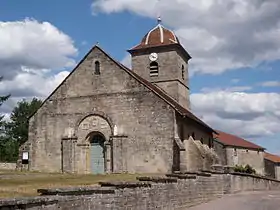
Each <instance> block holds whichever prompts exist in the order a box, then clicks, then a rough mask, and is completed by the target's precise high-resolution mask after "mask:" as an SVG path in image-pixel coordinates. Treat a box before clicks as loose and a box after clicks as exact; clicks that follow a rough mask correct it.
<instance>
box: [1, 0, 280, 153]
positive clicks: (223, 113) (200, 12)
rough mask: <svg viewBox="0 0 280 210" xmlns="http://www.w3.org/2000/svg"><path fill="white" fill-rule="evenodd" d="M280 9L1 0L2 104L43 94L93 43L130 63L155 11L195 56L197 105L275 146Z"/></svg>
mask: <svg viewBox="0 0 280 210" xmlns="http://www.w3.org/2000/svg"><path fill="white" fill-rule="evenodd" d="M229 3H231V4H229ZM279 9H280V2H278V1H277V0H272V1H270V2H269V3H265V2H262V3H260V2H254V1H249V0H243V1H239V2H238V1H235V0H229V1H227V2H225V3H217V2H214V1H209V2H208V3H205V1H202V0H197V1H195V2H190V1H187V0H181V1H179V0H174V1H172V2H171V1H168V0H161V1H156V0H154V1H153V0H131V1H125V0H96V1H91V0H83V1H65V0H60V1H54V0H49V1H35V0H29V1H28V3H27V2H26V1H16V0H9V1H1V2H0V24H1V23H2V25H0V29H2V32H1V30H0V45H1V43H2V46H7V47H6V48H4V47H3V48H1V47H0V50H1V51H2V53H0V66H1V67H2V70H1V74H2V75H4V77H5V78H6V79H5V81H3V82H2V83H1V85H0V93H5V92H7V91H8V92H11V93H12V95H14V97H13V99H11V100H10V101H9V102H8V104H6V105H5V106H4V107H3V108H2V109H3V110H2V112H4V113H9V111H10V110H11V108H12V107H13V106H14V104H15V103H16V101H18V100H20V99H22V98H28V97H33V96H38V97H45V96H47V95H48V94H49V93H50V92H51V91H52V90H53V89H54V88H55V87H56V86H57V85H58V84H59V83H60V82H61V81H62V80H63V78H64V77H65V76H67V75H68V73H69V71H71V69H72V68H73V66H74V64H73V63H74V62H78V61H79V60H80V59H81V58H82V57H83V56H84V55H85V54H86V52H87V51H88V50H89V49H90V48H91V47H92V45H94V44H96V43H97V42H99V45H100V46H101V47H102V48H103V49H104V50H105V51H107V52H108V53H109V54H110V55H112V56H113V57H114V58H116V59H118V60H120V61H123V62H124V63H125V64H127V65H129V62H128V61H129V57H128V54H127V53H126V50H127V49H129V48H131V47H132V46H134V45H136V44H138V43H139V42H140V40H141V38H142V37H143V36H144V35H145V33H147V32H148V31H149V30H150V29H151V28H153V27H154V26H155V25H156V17H157V15H158V14H161V16H162V19H163V25H165V26H166V27H168V28H170V29H172V30H174V31H175V33H176V34H177V35H178V36H179V39H180V40H181V42H182V44H183V45H184V46H185V48H186V50H187V51H188V52H189V53H190V54H191V55H192V57H193V59H192V60H191V62H190V67H189V71H190V75H191V79H190V82H191V92H192V96H191V98H192V107H193V110H194V112H196V113H197V115H199V116H201V117H203V119H204V120H205V121H206V122H208V123H209V124H210V125H212V126H213V127H215V128H218V129H221V130H225V131H227V132H231V133H234V134H237V135H241V136H243V137H246V138H249V139H250V140H252V141H254V142H256V143H259V144H261V145H262V146H264V147H266V148H268V149H269V150H270V151H272V152H274V153H278V154H280V143H279V141H280V125H279V123H280V96H279V93H280V72H279V67H280V61H279V58H280V42H279V38H278V37H279V36H280V17H279V15H278V13H279V12H278V11H279ZM268 14H269V15H268ZM221 17H223V18H221ZM27 18H28V19H27ZM43 22H48V24H43ZM7 36H9V37H12V38H9V39H7ZM30 37H33V38H30ZM1 39H2V41H1ZM32 39H33V40H32ZM33 41H34V43H36V44H34V43H32V42H33ZM21 42H22V43H23V44H22V45H21ZM28 42H30V44H27V43H28ZM61 43H62V44H61ZM10 46H12V47H10ZM13 46H22V47H21V48H20V49H18V48H17V47H13ZM10 48H12V49H13V50H11V52H10V51H9V49H10ZM35 48H36V49H35ZM38 52H42V55H37V54H38ZM1 62H2V63H1ZM15 69H16V70H15ZM12 71H13V73H12ZM23 80H24V81H25V82H24V83H23V84H20V85H19V82H18V81H23ZM34 87H36V88H34ZM38 87H39V88H38ZM229 116H230V117H229Z"/></svg>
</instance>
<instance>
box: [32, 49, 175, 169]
mask: <svg viewBox="0 0 280 210" xmlns="http://www.w3.org/2000/svg"><path fill="white" fill-rule="evenodd" d="M97 60H98V61H99V62H100V72H101V74H100V75H95V74H94V62H95V61H97ZM89 115H98V116H102V117H103V118H104V119H105V120H107V121H108V123H110V126H112V127H114V126H117V128H118V132H119V134H121V135H126V136H127V138H126V140H125V142H123V145H125V147H126V148H127V149H126V151H127V153H126V154H124V156H123V157H121V158H116V160H118V159H127V163H126V165H127V168H126V169H125V171H126V172H127V171H128V172H131V173H136V172H142V173H146V172H149V173H166V172H168V171H171V169H172V164H173V162H172V157H173V151H172V150H171V149H170V148H172V147H173V141H174V110H173V108H171V107H170V106H169V105H167V104H166V102H164V101H163V100H162V99H161V98H159V97H158V96H156V95H155V94H154V93H152V92H151V91H150V90H148V89H147V88H146V87H145V86H144V85H142V84H140V83H139V82H138V81H136V80H135V79H134V78H132V77H131V76H130V75H129V74H128V73H127V72H125V71H124V70H123V69H121V68H120V67H119V66H117V65H116V64H115V63H114V62H113V61H112V60H111V59H110V58H108V56H107V55H105V54H104V53H103V52H102V51H100V50H99V49H98V48H95V49H94V50H93V51H92V52H91V53H90V54H89V55H88V56H87V57H86V58H85V59H84V60H83V62H82V63H81V64H80V65H79V67H78V68H77V69H76V70H75V71H74V72H72V73H71V75H70V76H69V77H68V78H67V79H66V80H65V82H64V83H62V85H61V86H60V87H59V88H58V89H57V90H56V91H55V92H54V93H53V94H52V95H51V96H50V97H49V99H48V100H47V101H46V102H45V103H44V105H43V106H42V107H41V108H40V109H39V111H38V112H37V113H36V114H35V115H34V116H33V117H32V118H31V119H30V124H29V140H28V142H27V144H29V145H30V147H29V152H30V169H31V170H36V171H47V172H60V171H61V169H62V166H61V164H62V162H65V161H63V159H62V151H63V150H62V145H61V142H62V138H64V137H65V136H66V137H67V138H72V137H77V138H78V139H77V140H73V141H72V142H70V143H69V142H68V143H69V144H67V145H66V147H68V148H71V150H70V149H69V150H67V149H65V150H64V151H63V154H64V155H67V156H69V158H68V159H69V160H71V161H72V163H69V164H67V165H68V166H67V167H66V168H67V170H70V171H72V172H78V173H83V172H85V170H84V169H83V168H81V167H78V166H79V165H81V164H84V162H85V160H83V155H82V153H83V151H82V150H83V149H82V146H80V147H79V146H78V145H81V144H80V142H82V141H83V140H84V139H79V138H83V137H82V135H80V134H79V132H77V129H78V126H79V122H80V121H81V119H83V118H86V117H87V116H89ZM112 127H111V130H113V128H112ZM107 130H108V129H107ZM93 131H94V130H92V128H88V130H84V132H85V133H90V132H93ZM108 133H109V132H108ZM111 133H113V131H111ZM104 135H105V134H104ZM106 138H107V139H106V140H107V141H109V139H108V138H109V134H108V135H107V136H106ZM113 145H114V142H113ZM67 151H68V153H69V154H67ZM70 153H71V154H70ZM113 155H120V154H119V153H118V152H114V151H113ZM70 156H71V157H72V158H70ZM116 165H120V164H118V163H116ZM116 171H117V172H122V171H120V170H118V169H116Z"/></svg>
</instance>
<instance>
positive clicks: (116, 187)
mask: <svg viewBox="0 0 280 210" xmlns="http://www.w3.org/2000/svg"><path fill="white" fill-rule="evenodd" d="M100 184H101V187H92V188H76V189H75V188H71V189H54V190H39V192H40V193H41V194H42V195H43V196H41V197H36V198H26V199H11V200H0V208H1V209H7V210H8V209H9V210H12V209H29V210H43V209H44V210H55V209H75V210H84V209H92V210H122V209H126V210H153V209H165V210H179V209H180V210H184V209H187V208H188V207H190V206H194V205H198V204H201V203H204V202H207V201H210V200H213V199H216V198H219V197H221V196H223V195H224V194H231V193H237V192H241V191H253V190H280V182H279V181H275V180H270V179H265V178H261V177H256V176H248V175H244V174H208V173H198V174H192V175H186V174H171V175H168V176H167V177H165V178H163V177H161V178H153V177H140V178H139V182H136V183H121V182H120V183H100Z"/></svg>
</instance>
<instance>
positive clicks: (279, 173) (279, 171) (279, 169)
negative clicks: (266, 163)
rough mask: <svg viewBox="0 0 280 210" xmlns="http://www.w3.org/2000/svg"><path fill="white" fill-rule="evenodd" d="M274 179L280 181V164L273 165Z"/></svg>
mask: <svg viewBox="0 0 280 210" xmlns="http://www.w3.org/2000/svg"><path fill="white" fill-rule="evenodd" d="M275 178H276V179H277V180H280V163H277V164H275Z"/></svg>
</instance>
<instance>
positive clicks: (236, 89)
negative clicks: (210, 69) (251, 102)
mask: <svg viewBox="0 0 280 210" xmlns="http://www.w3.org/2000/svg"><path fill="white" fill-rule="evenodd" d="M252 89H253V88H252V87H251V86H232V87H227V88H216V87H215V88H210V87H204V88H202V89H201V92H204V93H210V92H218V91H225V92H242V91H249V90H252Z"/></svg>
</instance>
